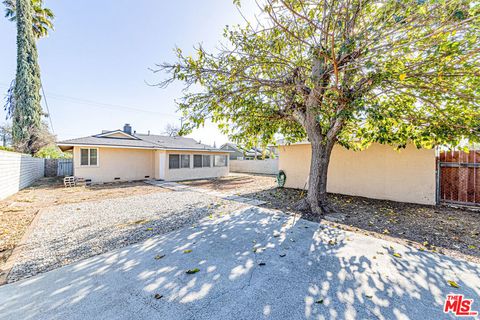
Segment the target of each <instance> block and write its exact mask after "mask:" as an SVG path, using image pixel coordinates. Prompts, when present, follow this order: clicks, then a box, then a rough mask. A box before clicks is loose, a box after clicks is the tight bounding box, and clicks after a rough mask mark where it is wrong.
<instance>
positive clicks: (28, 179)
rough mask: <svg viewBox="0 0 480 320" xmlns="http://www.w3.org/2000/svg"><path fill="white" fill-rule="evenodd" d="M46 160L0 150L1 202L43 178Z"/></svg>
mask: <svg viewBox="0 0 480 320" xmlns="http://www.w3.org/2000/svg"><path fill="white" fill-rule="evenodd" d="M44 161H45V159H41V158H33V157H31V156H29V155H26V154H21V153H16V152H9V151H2V150H0V200H1V199H4V198H6V197H8V196H10V195H12V194H14V193H16V192H18V191H19V190H21V189H23V188H26V187H28V186H29V185H31V184H32V183H33V182H34V181H35V180H37V179H39V178H41V177H43V175H44V168H45V162H44Z"/></svg>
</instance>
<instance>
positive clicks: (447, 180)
mask: <svg viewBox="0 0 480 320" xmlns="http://www.w3.org/2000/svg"><path fill="white" fill-rule="evenodd" d="M438 182H439V183H438V184H439V190H438V191H439V192H438V193H439V194H438V198H439V200H440V201H441V202H448V203H457V204H466V205H480V150H471V151H470V152H468V153H467V152H463V151H441V152H440V154H439V157H438Z"/></svg>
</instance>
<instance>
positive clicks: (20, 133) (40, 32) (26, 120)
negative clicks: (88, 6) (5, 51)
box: [3, 0, 54, 154]
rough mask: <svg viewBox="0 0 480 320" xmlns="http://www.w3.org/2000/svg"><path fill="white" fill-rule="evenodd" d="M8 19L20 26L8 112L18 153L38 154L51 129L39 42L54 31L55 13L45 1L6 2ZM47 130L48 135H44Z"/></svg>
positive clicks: (18, 28) (7, 0)
mask: <svg viewBox="0 0 480 320" xmlns="http://www.w3.org/2000/svg"><path fill="white" fill-rule="evenodd" d="M3 3H4V4H5V6H6V17H7V18H9V19H10V20H11V21H16V23H17V73H16V77H15V80H14V81H12V86H11V88H10V90H9V92H8V94H7V104H6V106H5V109H6V111H7V116H8V117H11V118H12V138H13V145H14V147H15V148H16V150H18V151H21V152H28V153H31V154H34V153H35V152H36V151H38V149H39V147H41V146H42V145H43V144H44V142H43V141H44V140H45V139H43V137H44V136H45V134H46V133H48V127H45V125H44V124H42V122H41V120H42V115H43V112H42V107H41V105H40V100H41V96H40V88H41V82H40V67H39V65H38V54H37V47H36V39H38V38H40V37H44V36H46V35H47V33H48V29H49V28H52V27H53V25H52V19H53V17H54V16H53V13H52V12H51V10H49V9H47V8H43V7H42V4H43V2H42V1H41V0H15V2H14V1H13V0H6V1H4V2H3ZM45 130H47V131H46V132H44V131H45Z"/></svg>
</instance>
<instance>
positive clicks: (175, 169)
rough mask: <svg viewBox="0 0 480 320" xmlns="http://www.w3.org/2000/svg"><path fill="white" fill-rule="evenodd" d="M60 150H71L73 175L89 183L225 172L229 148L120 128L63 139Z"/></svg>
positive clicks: (198, 175)
mask: <svg viewBox="0 0 480 320" xmlns="http://www.w3.org/2000/svg"><path fill="white" fill-rule="evenodd" d="M58 146H59V147H60V149H61V150H62V151H71V152H73V163H74V175H75V176H76V177H79V178H84V179H86V180H90V181H91V182H92V183H102V182H112V181H134V180H143V179H160V180H170V181H178V180H188V179H202V178H213V177H220V176H225V175H227V174H228V172H229V161H228V155H229V152H228V151H225V150H219V149H216V148H212V147H210V146H207V145H204V144H201V143H198V142H197V141H195V140H194V139H191V138H184V137H168V136H159V135H151V134H140V133H136V132H133V133H132V128H131V126H130V125H129V124H126V125H125V126H124V128H123V130H114V131H107V132H105V131H104V132H102V133H100V134H97V135H93V136H89V137H84V138H77V139H71V140H65V141H61V142H59V143H58Z"/></svg>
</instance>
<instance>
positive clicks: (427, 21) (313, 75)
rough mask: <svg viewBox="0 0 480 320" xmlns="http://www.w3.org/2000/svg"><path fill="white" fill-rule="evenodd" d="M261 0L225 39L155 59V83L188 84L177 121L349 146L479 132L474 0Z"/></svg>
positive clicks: (249, 141) (241, 136)
mask: <svg viewBox="0 0 480 320" xmlns="http://www.w3.org/2000/svg"><path fill="white" fill-rule="evenodd" d="M236 2H237V4H239V3H238V1H236ZM262 3H263V4H262V6H263V14H262V16H261V17H260V18H259V19H258V21H259V22H257V25H254V24H248V25H247V26H245V27H240V26H236V27H226V28H225V32H224V38H225V43H224V44H223V45H222V46H221V49H220V50H218V51H216V52H212V53H211V52H207V51H205V50H204V48H203V47H202V46H198V47H197V48H195V55H194V56H189V55H185V54H184V53H183V51H182V50H181V49H177V50H176V53H177V56H178V61H177V62H176V63H173V64H172V63H164V64H160V65H159V68H158V70H157V71H165V72H166V73H167V74H168V75H169V77H168V78H167V79H165V80H164V81H162V82H160V83H159V84H158V85H159V86H166V85H168V84H170V83H171V82H173V81H177V80H180V81H183V82H184V83H185V85H186V88H187V91H186V93H185V96H184V97H183V99H182V100H181V101H180V103H179V107H180V110H182V111H183V114H184V117H185V119H187V122H186V125H185V126H184V128H183V131H184V132H186V131H189V130H191V129H192V128H195V127H198V126H202V125H204V123H205V121H206V120H212V121H214V122H216V123H218V125H219V127H220V129H221V130H222V131H223V132H224V133H227V134H229V135H231V136H232V137H233V139H235V140H236V141H238V142H239V143H243V144H245V145H247V146H253V145H258V143H261V144H263V145H266V144H268V143H272V142H273V140H274V135H275V134H276V133H281V134H283V135H284V136H285V138H286V140H287V141H290V142H295V141H299V140H303V139H305V138H306V137H308V138H309V139H310V141H313V142H315V143H319V144H330V143H331V142H333V143H340V144H342V145H343V146H345V147H347V148H353V149H361V148H364V147H366V146H368V145H369V143H371V142H380V143H385V144H391V145H394V146H396V147H403V146H405V145H406V144H407V143H409V142H413V143H415V144H416V145H417V146H419V147H420V146H421V147H432V146H435V145H457V144H458V143H459V142H460V140H461V139H468V140H470V141H478V140H479V139H480V106H479V90H480V89H479V88H480V69H479V66H480V45H479V44H480V41H479V40H480V39H479V35H480V18H479V17H480V4H479V3H478V2H475V1H469V0H452V1H433V0H426V1H424V0H422V1H419V0H406V1H405V0H404V1H380V0H374V1H363V0H353V1H348V2H344V1H313V0H279V1H277V0H266V1H264V2H262Z"/></svg>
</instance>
